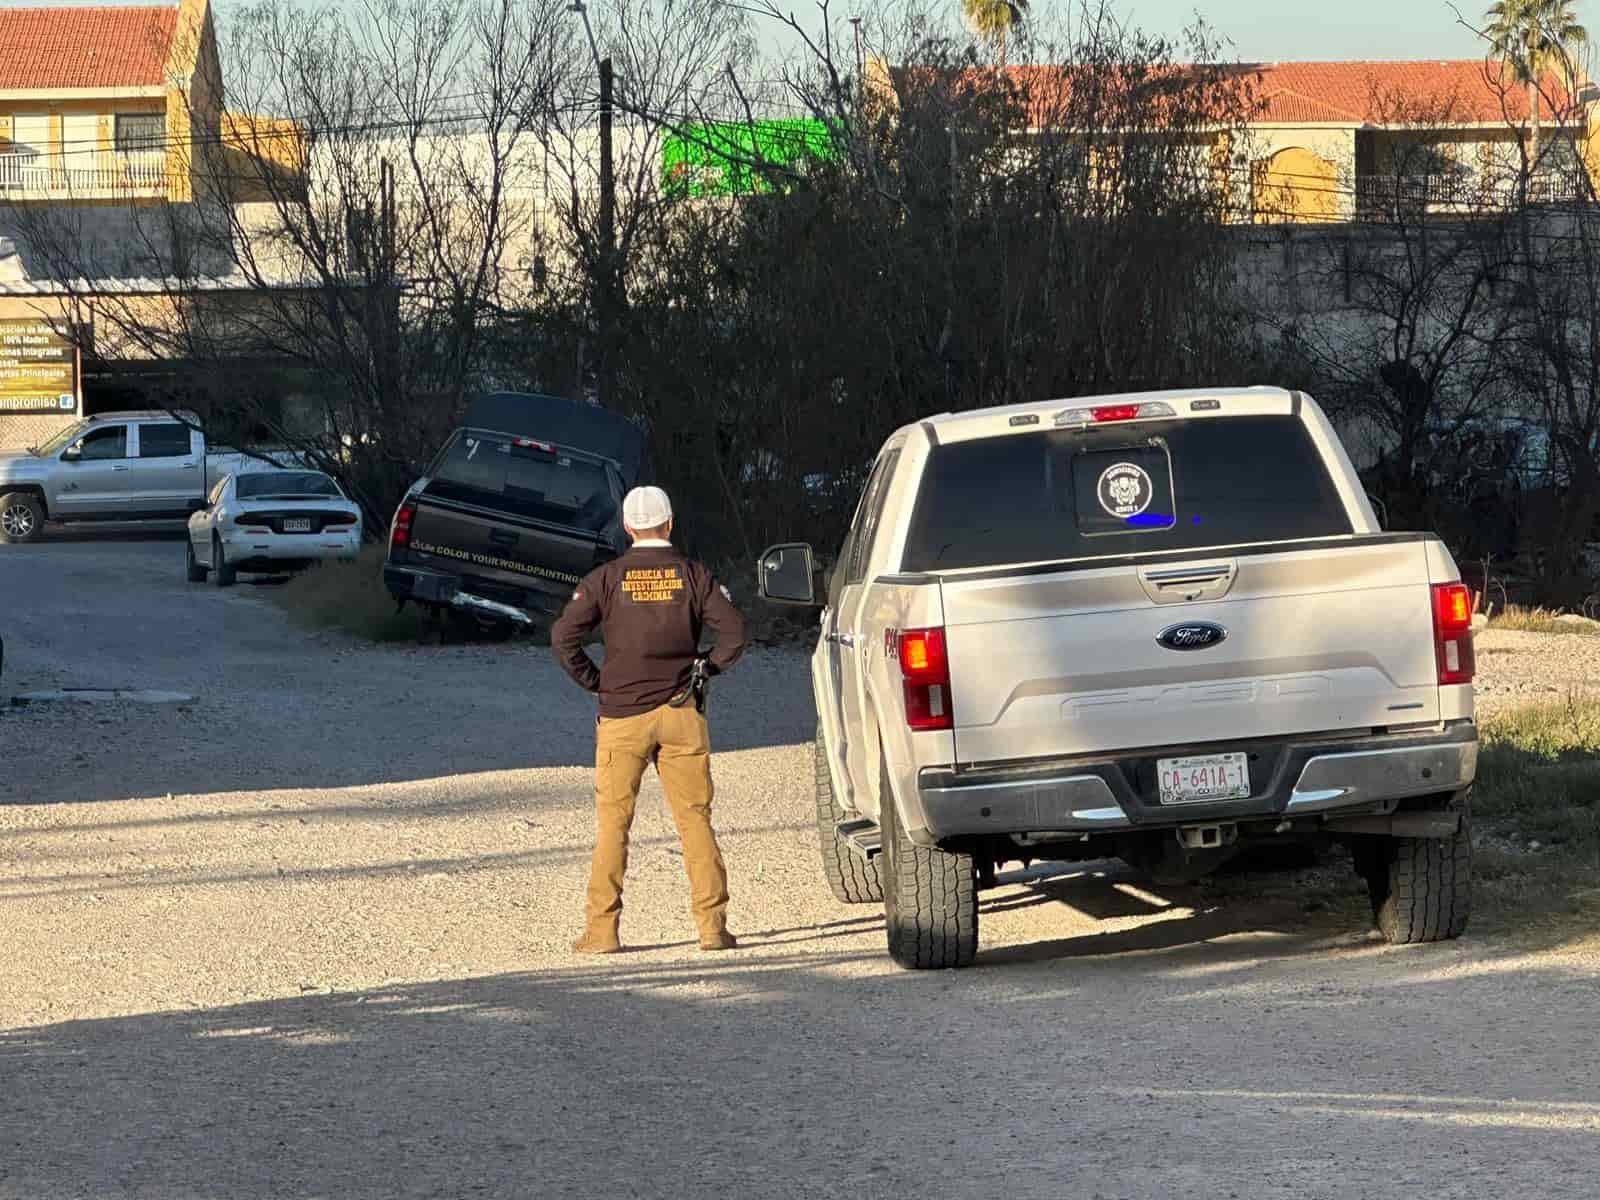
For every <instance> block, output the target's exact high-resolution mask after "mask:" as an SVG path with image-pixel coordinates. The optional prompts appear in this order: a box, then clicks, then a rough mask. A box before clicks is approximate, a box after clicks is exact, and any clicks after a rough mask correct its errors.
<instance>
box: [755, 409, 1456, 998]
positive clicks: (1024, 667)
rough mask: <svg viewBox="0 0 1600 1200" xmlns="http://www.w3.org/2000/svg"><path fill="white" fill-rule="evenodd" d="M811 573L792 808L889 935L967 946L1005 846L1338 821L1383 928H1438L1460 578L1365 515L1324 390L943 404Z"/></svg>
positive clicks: (1337, 833) (1446, 895)
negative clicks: (808, 695) (823, 574)
mask: <svg viewBox="0 0 1600 1200" xmlns="http://www.w3.org/2000/svg"><path fill="white" fill-rule="evenodd" d="M812 561H813V558H812V551H811V548H810V547H809V546H806V545H804V544H799V543H794V544H786V545H782V546H775V547H773V548H772V549H770V550H768V551H767V552H766V553H765V554H764V555H762V557H761V560H760V563H759V565H758V576H759V581H758V582H759V585H760V590H761V593H762V595H764V596H766V597H767V598H768V599H770V600H774V601H778V602H781V603H793V604H813V605H820V604H824V603H825V605H826V607H825V608H824V610H823V613H822V623H821V638H820V640H819V642H818V645H817V650H816V653H815V655H814V656H813V658H812V683H813V688H814V691H815V694H816V704H817V713H818V717H819V720H818V726H819V728H818V731H817V738H816V764H817V777H816V786H817V820H818V831H819V835H820V837H821V844H822V861H823V867H824V872H825V874H826V876H827V878H828V881H829V883H830V884H831V885H832V887H833V891H834V893H835V895H836V896H838V898H839V899H840V900H843V901H846V902H856V903H867V902H876V901H879V900H881V901H882V902H883V904H884V907H885V911H886V915H887V918H888V919H887V927H888V938H889V953H890V954H891V955H892V956H893V958H894V959H895V961H897V962H898V963H900V964H901V965H903V966H906V967H914V968H926V967H960V966H966V965H967V964H969V963H971V962H972V961H973V957H974V955H975V954H976V951H977V940H978V939H977V933H978V891H979V889H980V888H981V887H984V886H989V885H992V884H993V882H994V879H995V871H996V868H997V866H998V865H999V864H1003V863H1006V862H1010V861H1016V860H1020V861H1022V862H1024V863H1026V862H1030V861H1033V860H1069V861H1075V860H1085V859H1095V858H1107V857H1120V858H1122V859H1124V860H1126V861H1128V862H1129V863H1131V864H1133V865H1134V866H1136V867H1138V868H1141V869H1144V870H1146V871H1148V872H1150V873H1151V874H1153V875H1155V876H1156V877H1157V878H1178V879H1182V878H1194V877H1196V876H1198V875H1201V874H1204V873H1205V872H1206V871H1208V870H1211V869H1214V868H1215V867H1216V866H1218V865H1220V864H1221V863H1222V862H1224V861H1225V860H1226V859H1227V858H1228V857H1230V856H1231V855H1233V854H1234V853H1236V852H1237V851H1238V849H1239V848H1240V847H1241V846H1242V845H1244V844H1247V843H1249V842H1250V841H1252V840H1256V839H1264V838H1269V839H1281V838H1285V837H1296V836H1306V837H1311V838H1320V839H1335V840H1338V841H1342V842H1344V843H1345V844H1347V845H1348V847H1349V848H1350V850H1351V851H1352V853H1353V857H1354V861H1355V864H1356V867H1357V869H1358V871H1360V873H1361V874H1362V875H1363V876H1364V877H1365V879H1366V882H1367V884H1368V887H1369V889H1370V892H1371V897H1372V905H1373V912H1374V916H1375V919H1376V922H1377V925H1378V928H1379V930H1380V931H1381V932H1382V934H1383V935H1384V936H1385V937H1386V938H1387V939H1388V940H1390V941H1391V942H1422V941H1433V940H1436V939H1440V938H1453V937H1456V936H1458V935H1459V934H1460V933H1461V931H1462V929H1463V928H1464V927H1465V925H1466V921H1467V914H1468V908H1469V905H1470V893H1471V836H1470V826H1469V814H1468V799H1469V796H1470V792H1471V785H1472V782H1473V778H1474V776H1475V773H1476V768H1477V751H1478V742H1477V728H1476V725H1475V723H1474V719H1473V697H1472V677H1473V669H1474V659H1473V648H1472V632H1471V615H1472V613H1471V609H1472V605H1471V599H1470V595H1469V593H1468V591H1467V589H1466V588H1465V587H1463V586H1462V584H1461V582H1460V575H1459V572H1458V571H1457V568H1456V565H1455V563H1454V561H1453V560H1452V559H1451V556H1450V554H1449V552H1448V551H1447V550H1446V549H1445V547H1444V545H1443V544H1442V543H1440V542H1439V540H1438V539H1437V538H1435V537H1433V536H1432V535H1429V534H1421V533H1385V532H1383V531H1382V530H1381V529H1380V528H1379V527H1378V523H1377V521H1376V519H1375V518H1374V516H1373V512H1372V508H1371V506H1370V504H1369V503H1368V501H1367V498H1366V496H1365V494H1364V493H1363V491H1362V488H1361V485H1360V483H1359V481H1358V479H1357V476H1356V472H1355V470H1354V469H1353V468H1352V466H1351V464H1350V460H1349V458H1348V457H1347V455H1346V454H1345V451H1344V448H1343V446H1342V445H1341V444H1340V442H1339V439H1338V437H1337V435H1336V434H1335V432H1334V430H1333V428H1332V426H1331V425H1330V424H1329V422H1328V420H1327V418H1326V416H1325V415H1324V414H1323V412H1322V410H1321V409H1320V408H1319V407H1318V406H1317V405H1316V403H1315V402H1314V401H1313V400H1312V399H1311V398H1310V397H1308V396H1305V395H1303V394H1301V393H1298V392H1288V391H1283V390H1281V389H1272V388H1248V389H1236V390H1216V391H1181V392H1166V393H1152V394H1140V395H1127V396H1112V397H1105V398H1102V399H1082V400H1058V401H1053V402H1049V403H1043V404H1030V405H1022V406H1017V407H1009V408H992V409H982V410H978V411H973V412H966V413H958V414H953V415H952V414H945V415H941V416H936V417H931V418H929V419H928V420H925V421H919V422H917V423H915V424H912V425H908V426H906V427H905V428H903V429H900V430H898V431H897V432H896V433H894V434H893V435H892V436H891V437H890V438H889V440H888V441H887V442H886V443H885V444H884V447H883V449H882V450H881V451H880V453H879V455H878V457H877V460H876V463H875V465H874V467H873V469H872V472H871V475H870V477H869V479H868V481H867V484H866V487H865V489H864V491H863V494H862V497H861V501H860V504H859V506H858V508H857V511H856V514H855V518H854V520H853V522H852V524H851V528H850V532H849V535H848V537H847V538H846V540H845V544H844V547H843V549H842V550H841V551H840V554H839V558H838V563H837V566H836V568H835V570H834V571H833V574H832V580H831V584H830V586H829V589H828V592H827V595H826V597H825V599H824V598H823V597H821V596H818V595H817V588H816V582H815V580H816V576H815V573H814V568H813V565H812Z"/></svg>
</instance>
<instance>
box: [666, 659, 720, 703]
mask: <svg viewBox="0 0 1600 1200" xmlns="http://www.w3.org/2000/svg"><path fill="white" fill-rule="evenodd" d="M710 684H711V669H710V666H709V664H707V662H706V660H705V659H703V658H697V659H695V660H694V665H693V666H692V667H690V668H689V679H688V682H686V683H685V684H684V685H683V687H682V688H680V689H679V690H678V691H677V692H676V693H675V694H674V695H673V697H672V699H670V700H668V701H667V703H668V704H670V705H671V706H672V707H673V708H682V707H683V706H684V705H686V704H688V703H689V702H690V701H691V700H692V701H693V702H694V710H695V712H698V713H703V712H705V711H706V691H707V689H708V688H709V686H710Z"/></svg>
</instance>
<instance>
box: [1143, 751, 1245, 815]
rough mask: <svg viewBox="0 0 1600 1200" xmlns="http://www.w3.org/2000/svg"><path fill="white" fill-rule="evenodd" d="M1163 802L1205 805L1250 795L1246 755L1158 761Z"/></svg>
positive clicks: (1158, 775)
mask: <svg viewBox="0 0 1600 1200" xmlns="http://www.w3.org/2000/svg"><path fill="white" fill-rule="evenodd" d="M1156 778H1157V780H1158V781H1159V782H1160V785H1161V803H1163V804H1203V803H1206V802H1208V801H1216V800H1248V799H1249V798H1250V765H1249V759H1248V757H1247V756H1246V755H1244V754H1199V755H1196V756H1194V757H1193V758H1163V759H1161V760H1159V761H1158V762H1157V763H1156Z"/></svg>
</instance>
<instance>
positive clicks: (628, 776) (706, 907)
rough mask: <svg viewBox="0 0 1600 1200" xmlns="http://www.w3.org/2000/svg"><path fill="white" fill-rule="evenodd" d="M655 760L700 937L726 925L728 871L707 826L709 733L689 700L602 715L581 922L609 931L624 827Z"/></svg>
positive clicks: (615, 910)
mask: <svg viewBox="0 0 1600 1200" xmlns="http://www.w3.org/2000/svg"><path fill="white" fill-rule="evenodd" d="M650 762H654V763H655V764H656V773H657V774H658V775H660V776H661V786H662V788H663V789H664V790H665V791H666V793H667V804H668V806H669V807H670V808H671V809H672V819H673V821H674V822H675V823H676V824H677V826H678V837H679V839H680V840H681V841H682V843H683V865H684V869H685V870H686V871H687V872H688V874H689V893H690V901H691V903H690V909H691V911H692V912H693V914H694V921H695V925H696V926H697V927H698V929H699V931H700V934H701V936H702V937H704V936H705V935H707V934H712V933H718V932H721V931H722V930H723V929H724V928H725V927H726V922H727V908H728V873H727V870H726V868H724V867H723V865H722V852H721V850H719V849H718V848H717V838H716V835H715V834H714V833H712V831H711V793H712V788H711V736H710V732H709V730H708V729H707V727H706V719H705V717H704V716H703V715H702V714H700V713H699V712H697V711H695V707H694V705H693V704H686V705H684V706H683V707H682V708H673V707H672V706H671V705H667V704H663V705H662V706H661V707H660V708H657V709H653V710H652V711H650V712H647V713H640V714H639V715H638V716H636V717H601V718H600V724H599V727H598V728H597V730H596V732H595V777H594V782H595V787H594V798H595V827H596V828H595V845H594V859H593V861H592V863H591V864H590V868H589V893H588V928H589V929H590V931H592V932H593V931H601V930H607V931H609V932H611V933H615V931H616V928H617V922H618V921H619V919H620V918H621V916H622V877H623V874H624V873H625V872H626V871H627V869H628V830H629V829H630V828H631V827H632V825H633V809H634V803H635V801H637V800H638V798H639V782H640V780H641V779H643V778H644V769H645V766H646V765H647V764H648V763H650Z"/></svg>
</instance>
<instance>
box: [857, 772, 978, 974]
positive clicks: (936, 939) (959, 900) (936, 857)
mask: <svg viewBox="0 0 1600 1200" xmlns="http://www.w3.org/2000/svg"><path fill="white" fill-rule="evenodd" d="M881 796H882V803H881V805H880V814H879V818H878V820H879V823H880V824H881V825H882V827H883V853H884V855H885V856H886V859H887V861H886V862H885V863H884V868H883V869H884V871H885V877H884V880H883V915H884V924H885V925H886V927H887V929H888V934H889V957H890V958H892V959H894V961H895V962H897V963H898V964H899V965H900V966H902V967H906V968H907V969H909V970H913V971H926V970H933V969H935V968H938V967H967V966H971V965H972V960H973V959H974V958H976V957H977V954H978V880H977V868H976V864H975V863H974V862H973V860H972V855H970V854H955V853H952V852H950V851H948V850H939V849H936V848H934V847H930V846H918V845H917V844H916V843H915V842H913V841H912V840H911V839H910V838H908V837H906V835H905V834H904V833H903V832H902V831H901V829H900V820H899V815H898V814H897V813H896V812H895V806H894V795H893V793H892V792H891V791H890V789H889V780H888V771H887V770H885V771H884V772H883V783H882V792H881Z"/></svg>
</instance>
